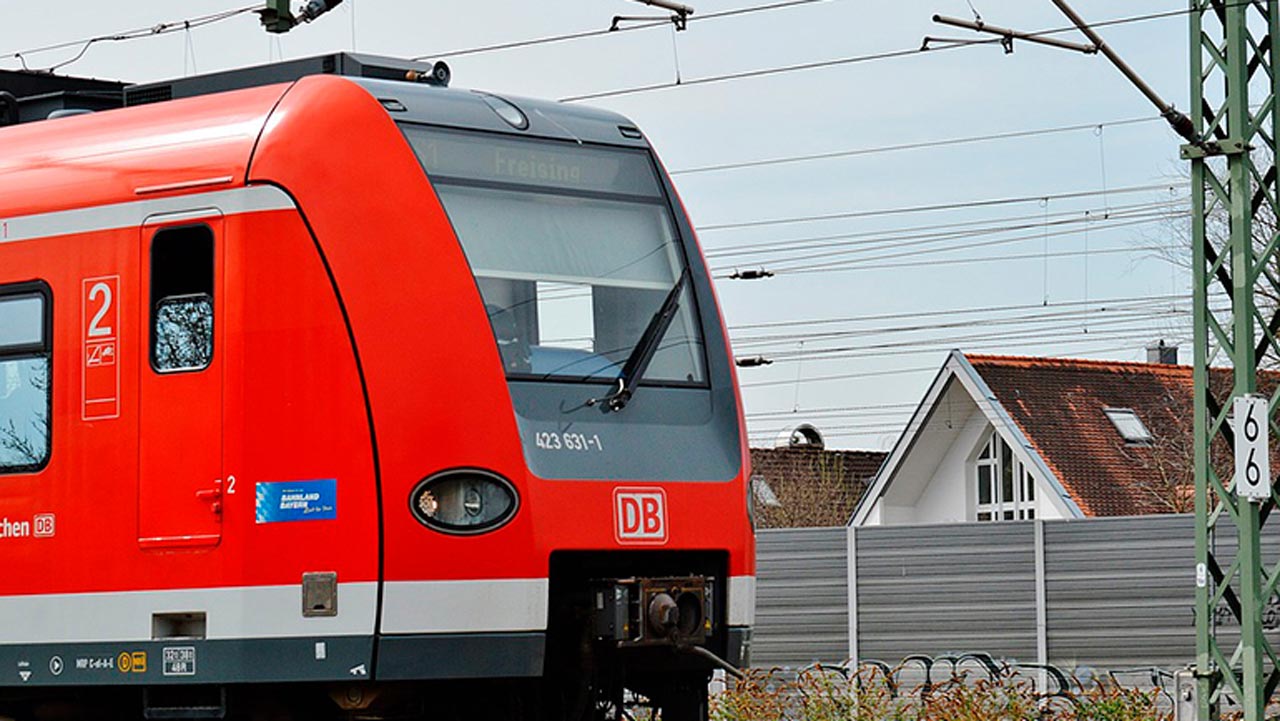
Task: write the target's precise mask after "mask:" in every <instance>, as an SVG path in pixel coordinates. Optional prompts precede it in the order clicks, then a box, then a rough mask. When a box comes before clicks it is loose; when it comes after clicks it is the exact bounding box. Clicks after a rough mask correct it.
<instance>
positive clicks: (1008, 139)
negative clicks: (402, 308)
mask: <svg viewBox="0 0 1280 721" xmlns="http://www.w3.org/2000/svg"><path fill="white" fill-rule="evenodd" d="M689 4H690V5H691V6H692V7H693V8H694V10H695V12H694V14H693V16H692V20H691V21H690V22H689V23H688V27H687V29H686V30H684V31H682V32H677V31H676V30H675V29H674V26H672V25H669V24H666V23H661V24H654V25H652V26H646V27H640V28H636V29H631V30H626V31H623V32H617V33H608V34H604V33H602V34H597V35H591V36H588V37H582V38H578V39H572V40H564V41H561V42H554V43H543V44H538V45H530V46H524V47H517V48H509V49H502V50H490V51H487V52H479V53H462V52H459V51H464V50H467V49H473V48H480V47H488V46H492V45H500V44H506V43H513V42H518V41H525V40H532V39H537V38H545V37H551V36H560V35H565V34H574V33H580V32H581V33H587V32H590V31H599V30H604V29H607V28H608V27H609V25H610V22H611V20H612V19H613V17H614V16H615V15H639V16H652V17H663V16H665V15H666V13H665V12H663V11H660V10H658V9H656V8H649V7H646V6H644V5H641V4H639V3H637V2H630V1H628V0H557V2H554V3H543V2H528V1H527V0H524V1H516V0H468V1H467V2H433V3H425V2H408V1H407V0H347V1H346V2H345V3H344V4H342V5H340V6H339V7H337V8H336V9H335V10H333V11H332V12H331V13H329V14H327V15H325V16H323V17H321V18H320V19H318V20H317V21H316V22H314V23H312V24H310V25H306V26H302V27H299V28H296V29H295V30H293V31H292V32H290V33H288V34H287V35H283V36H272V35H269V34H268V33H266V32H265V31H263V30H262V29H261V28H260V27H259V25H258V20H257V18H256V16H255V15H253V14H251V13H247V14H241V15H236V16H234V17H231V18H229V19H226V20H223V21H220V22H217V23H213V24H208V25H203V26H199V27H194V28H192V29H190V30H189V31H178V32H173V33H170V34H164V35H157V36H152V37H143V38H140V39H135V40H130V41H127V42H99V43H95V44H93V45H91V46H89V47H88V48H87V49H85V50H84V53H83V55H82V56H81V57H79V59H77V60H75V61H74V62H71V63H70V64H67V65H64V66H62V67H61V68H60V69H59V72H62V73H67V74H74V75H80V76H90V77H100V78H110V79H121V80H128V81H136V82H144V81H152V80H162V79H167V78H173V77H181V76H183V75H189V74H193V73H196V72H201V73H203V72H212V71H218V70H225V69H229V68H234V67H241V66H246V65H254V64H261V63H264V62H268V61H270V60H275V59H279V58H285V59H288V58H295V57H305V56H308V55H314V54H319V53H325V52H331V51H336V50H352V49H354V50H357V51H359V52H366V53H373V54H379V55H389V56H397V57H423V58H427V59H431V60H435V59H444V60H445V61H447V62H448V63H449V64H450V66H451V68H452V70H453V82H452V84H453V86H454V87H467V88H476V89H484V90H489V91H493V92H498V93H503V94H509V95H513V96H525V97H539V98H550V99H571V100H570V102H576V103H581V104H585V105H591V106H597V107H602V108H607V109H610V110H614V111H617V112H620V113H622V114H624V115H626V116H628V117H629V118H631V119H632V120H633V121H635V123H636V124H637V125H638V126H639V127H641V128H642V129H643V130H644V131H645V133H646V135H647V136H648V138H649V139H650V141H651V142H652V144H653V146H654V147H655V149H656V151H657V152H658V154H659V156H660V158H661V160H662V162H663V164H664V165H665V167H666V168H667V169H668V170H669V171H670V172H671V173H672V176H673V178H674V181H675V184H676V187H677V189H678V190H679V193H680V195H681V198H682V200H683V202H684V205H685V207H686V208H687V210H688V212H689V214H690V216H691V218H692V220H693V223H694V226H695V228H697V231H698V236H699V240H700V242H701V244H702V247H703V250H704V252H705V253H706V255H707V257H708V262H709V264H710V265H711V267H712V270H713V273H714V274H715V276H716V277H717V278H719V280H718V282H717V291H718V293H719V298H720V302H721V306H722V309H723V311H724V314H725V318H726V322H727V324H728V326H729V328H730V335H731V337H732V339H733V342H734V346H735V352H736V354H737V355H738V356H739V357H745V356H756V355H762V356H764V357H765V358H768V359H770V360H772V361H773V363H772V364H771V365H768V366H764V367H759V368H743V369H741V371H740V374H739V377H740V380H741V382H742V385H743V398H744V404H745V410H746V413H747V418H748V430H749V434H750V436H751V439H752V443H753V445H761V446H770V445H773V443H774V442H775V440H776V439H777V438H778V437H779V436H780V434H781V435H785V432H786V431H787V430H788V429H790V428H792V427H794V426H795V425H797V424H799V423H811V424H813V425H815V426H816V427H818V428H819V430H820V431H822V432H823V433H824V435H825V436H826V438H827V443H828V447H836V448H866V449H888V448H889V447H891V446H892V444H893V442H894V440H895V439H896V438H897V436H898V434H899V433H900V431H901V429H902V426H903V425H904V424H905V423H906V421H907V419H908V418H909V416H910V413H911V412H912V410H913V409H914V407H915V405H916V404H918V403H919V401H920V399H921V398H922V397H923V395H924V392H925V390H926V389H927V386H928V384H929V382H930V381H931V380H932V379H933V377H934V375H935V374H936V373H937V371H938V369H939V368H940V367H941V365H942V363H943V361H944V360H945V358H946V355H947V352H948V350H950V349H952V348H958V349H961V350H964V351H966V352H972V353H990V354H1003V355H1039V356H1062V357H1085V358H1109V359H1116V360H1143V359H1145V357H1146V353H1145V350H1144V347H1145V346H1146V345H1148V344H1150V343H1152V342H1155V341H1158V340H1161V339H1164V340H1166V341H1167V342H1169V343H1173V344H1180V345H1181V346H1182V349H1183V353H1182V357H1183V362H1187V361H1188V360H1189V356H1190V309H1191V303H1190V290H1189V288H1190V281H1189V277H1188V273H1187V271H1186V261H1185V260H1182V259H1183V258H1184V257H1185V256H1186V255H1188V254H1189V251H1185V252H1184V249H1183V244H1184V242H1185V241H1184V240H1183V238H1182V235H1181V232H1180V231H1181V229H1182V228H1184V227H1185V220H1184V219H1182V218H1181V216H1180V215H1179V213H1180V211H1182V210H1185V207H1186V202H1185V198H1186V196H1187V191H1186V188H1185V185H1186V180H1185V177H1186V168H1185V165H1184V164H1183V163H1182V162H1181V161H1179V160H1178V148H1179V143H1180V140H1179V139H1178V138H1177V137H1176V136H1175V135H1174V134H1173V133H1172V132H1171V131H1170V130H1169V129H1168V128H1167V127H1166V126H1165V125H1164V124H1163V122H1162V121H1160V120H1159V119H1158V118H1157V113H1156V111H1155V109H1154V108H1153V107H1152V106H1151V105H1150V104H1149V103H1148V101H1147V100H1146V99H1145V98H1144V97H1143V96H1142V95H1141V94H1139V93H1138V91H1137V90H1135V89H1134V88H1133V87H1132V86H1131V85H1130V84H1129V83H1128V82H1127V81H1126V80H1125V79H1124V78H1123V77H1122V76H1121V75H1120V74H1119V73H1118V72H1117V71H1116V70H1115V69H1114V68H1113V67H1112V66H1111V65H1109V64H1108V63H1107V62H1106V60H1104V59H1103V58H1102V57H1100V56H1091V55H1084V54H1079V53H1073V52H1069V51H1066V50H1060V49H1054V48H1047V47H1043V46H1036V45H1031V44H1028V43H1025V42H1015V44H1014V48H1013V49H1014V52H1013V53H1012V54H1007V53H1005V52H1004V50H1003V49H1001V47H1000V46H999V45H998V44H984V45H967V46H963V47H952V48H946V47H937V49H933V50H930V51H928V52H916V51H918V50H919V48H920V47H921V44H922V40H923V38H924V37H925V36H926V35H932V36H940V37H946V38H963V39H973V38H977V37H978V36H977V35H975V34H974V33H971V32H969V31H965V30H959V29H952V28H946V27H942V26H939V25H936V24H934V23H932V22H931V18H932V16H933V15H934V14H942V15H949V16H953V17H960V18H973V16H974V15H975V13H977V14H979V15H980V16H981V17H982V19H983V20H984V21H986V22H988V23H990V24H992V25H999V26H1005V27H1014V28H1019V29H1025V30H1031V31H1042V30H1048V29H1058V28H1064V27H1066V26H1067V25H1069V23H1068V22H1067V21H1066V19H1065V18H1064V17H1063V16H1062V15H1061V14H1060V13H1059V12H1058V10H1057V9H1056V8H1055V7H1054V5H1053V3H1051V2H1049V0H998V1H997V0H972V3H970V2H969V0H809V1H808V2H793V3H790V4H788V3H786V2H785V1H780V0H699V1H698V2H690V3H689ZM249 5H250V3H247V2H236V1H235V0H187V1H186V2H184V3H181V4H174V3H158V2H146V3H144V2H136V1H135V2H124V3H103V2H101V1H100V0H66V1H65V2H62V3H59V4H57V6H56V7H57V11H56V12H50V10H49V7H50V6H49V5H47V4H38V3H32V2H17V0H0V18H3V22H0V68H5V69H18V68H20V67H22V63H24V62H25V63H26V64H27V66H28V67H31V68H49V67H52V66H55V65H58V64H60V63H63V62H65V61H68V60H71V59H72V58H74V57H75V56H76V55H77V54H78V53H79V52H80V50H81V49H82V47H79V46H73V47H69V48H63V49H58V50H52V51H47V52H39V53H33V52H27V51H30V50H33V49H36V48H40V47H43V46H46V45H52V44H59V43H63V42H64V41H75V40H83V39H86V38H90V37H94V36H100V35H110V34H116V33H120V32H122V31H126V30H135V29H140V28H153V27H156V26H157V25H159V24H162V23H176V27H182V21H183V20H187V19H193V18H198V17H201V16H205V15H208V14H211V13H218V12H221V11H227V10H235V9H239V8H246V7H249ZM773 6H777V7H773ZM1072 6H1073V7H1074V8H1075V9H1076V10H1077V11H1078V12H1079V13H1080V14H1081V15H1082V16H1083V17H1084V18H1086V19H1087V20H1088V21H1090V22H1093V23H1098V22H1104V21H1112V20H1126V19H1131V18H1137V17H1141V16H1145V15H1149V14H1159V13H1177V11H1180V10H1184V9H1185V7H1186V4H1185V2H1181V1H1180V0H1124V1H1123V2H1114V0H1113V1H1111V2H1107V1H1104V0H1073V2H1072ZM752 7H755V8H760V9H758V10H756V11H754V12H748V13H742V14H735V15H727V16H723V17H716V15H718V14H720V13H724V12H726V11H733V10H738V9H743V8H752ZM708 16H710V17H708ZM1099 31H1100V32H1101V33H1102V35H1103V37H1104V38H1105V39H1106V40H1107V42H1108V43H1109V44H1110V45H1111V46H1112V47H1113V48H1115V49H1116V50H1117V51H1118V52H1119V53H1120V54H1121V55H1122V56H1123V57H1124V58H1125V59H1126V61H1127V62H1128V63H1129V64H1130V65H1132V66H1133V67H1134V68H1135V69H1136V70H1137V71H1138V72H1139V73H1140V74H1141V75H1142V76H1143V77H1144V78H1145V79H1146V80H1147V82H1148V83H1149V84H1150V85H1152V86H1153V87H1154V88H1155V89H1156V90H1157V92H1159V93H1160V94H1162V95H1163V96H1164V97H1165V99H1167V100H1168V101H1170V102H1172V103H1174V104H1175V105H1176V106H1178V107H1180V108H1183V109H1185V108H1186V107H1187V97H1188V96H1189V80H1188V75H1189V73H1188V70H1187V67H1188V59H1187V53H1188V46H1189V42H1188V39H1187V37H1188V30H1187V18H1186V16H1185V15H1182V14H1176V15H1174V16H1173V17H1166V18H1157V19H1148V20H1141V21H1130V22H1120V23H1117V24H1114V25H1107V26H1103V27H1101V28H1100V29H1099ZM1058 37H1061V38H1062V39H1068V40H1082V38H1080V36H1079V35H1078V34H1076V33H1074V32H1071V33H1063V34H1061V35H1059V36H1058ZM897 51H903V53H902V54H901V55H899V56H897V57H882V58H875V57H873V56H878V55H881V54H886V53H896V52H897ZM15 53H21V54H22V58H21V59H19V58H17V57H15V55H14V54H15ZM813 64H820V66H819V67H802V68H801V69H794V70H789V71H781V72H773V71H777V70H780V69H785V68H788V67H792V66H811V65H813ZM821 64H825V65H821ZM754 71H770V72H765V73H761V74H756V75H751V76H748V77H738V78H733V79H724V80H717V78H722V77H723V76H727V75H740V74H744V73H753V72H754ZM677 78H678V79H679V80H680V83H679V85H677V84H676V80H677ZM635 88H651V89H648V90H646V91H643V92H619V91H627V90H629V89H635ZM582 96H593V97H587V98H582ZM579 98H581V99H579ZM1068 128H1069V129H1068ZM1045 130H1053V131H1054V132H1041V131H1045ZM991 136H1000V137H996V138H991ZM974 138H990V139H986V140H972V139H974ZM960 141H963V142H960ZM811 156H823V157H818V158H813V157H811ZM777 160H787V161H789V162H773V161H777ZM761 161H763V162H761ZM743 164H747V165H745V166H743ZM723 166H730V167H723ZM761 268H763V269H765V270H768V271H770V272H772V273H773V274H774V275H773V276H772V277H770V278H767V279H763V280H741V279H738V280H735V279H731V278H729V276H730V275H732V274H733V273H734V272H735V271H739V272H740V271H743V270H758V269H761Z"/></svg>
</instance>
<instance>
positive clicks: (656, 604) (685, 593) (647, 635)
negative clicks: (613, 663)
mask: <svg viewBox="0 0 1280 721" xmlns="http://www.w3.org/2000/svg"><path fill="white" fill-rule="evenodd" d="M714 589H715V582H714V579H711V578H707V577H704V576H685V577H676V578H627V579H614V580H607V581H597V582H595V583H594V584H592V588H591V598H592V632H593V633H594V635H595V637H596V639H597V640H602V641H614V642H616V643H617V645H618V647H620V648H621V647H628V646H673V645H674V646H684V645H701V644H705V643H706V641H707V639H708V638H709V637H710V636H711V635H712V633H713V632H714V631H715V630H716V629H715V620H714V618H715V614H714V612H713V609H714V608H715V606H714V604H713V593H714Z"/></svg>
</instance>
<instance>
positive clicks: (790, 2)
mask: <svg viewBox="0 0 1280 721" xmlns="http://www.w3.org/2000/svg"><path fill="white" fill-rule="evenodd" d="M825 2H831V0H787V1H786V2H775V3H769V4H767V5H753V6H751V7H744V8H737V9H734V10H722V11H720V12H714V13H706V14H705V15H698V14H696V13H695V14H694V15H690V16H689V18H688V22H690V23H693V22H701V21H704V20H716V19H720V18H727V17H735V16H738V15H750V14H753V13H758V12H767V11H771V10H782V9H784V8H790V7H795V6H797V5H813V4H815V3H825ZM670 25H671V21H670V20H668V19H666V18H663V19H661V20H653V21H651V22H641V23H636V24H634V25H627V26H624V27H619V28H617V29H609V28H604V29H595V30H582V31H579V32H574V33H564V34H562V35H548V36H545V37H541V38H533V39H531V40H514V41H512V42H508V43H496V44H493V45H481V46H479V47H474V48H463V49H459V50H452V51H449V52H442V53H429V54H427V55H419V56H417V57H414V58H412V59H413V60H427V59H429V58H432V59H434V58H459V57H463V56H466V55H478V54H480V53H490V52H496V51H499V50H514V49H516V48H527V47H532V46H535V45H549V44H552V43H562V42H566V41H569V40H582V39H586V38H594V37H602V36H605V35H617V34H619V33H624V32H629V31H633V30H649V29H652V28H661V27H670Z"/></svg>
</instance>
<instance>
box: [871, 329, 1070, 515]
mask: <svg viewBox="0 0 1280 721" xmlns="http://www.w3.org/2000/svg"><path fill="white" fill-rule="evenodd" d="M992 432H995V433H997V434H999V436H1000V438H1001V439H1003V441H1004V443H1005V444H1007V445H1008V446H1009V447H1010V449H1011V450H1012V452H1013V456H1014V458H1016V460H1017V462H1018V463H1019V464H1021V466H1022V467H1025V469H1026V471H1027V472H1028V473H1029V474H1030V475H1031V476H1032V477H1033V478H1034V483H1035V488H1034V497H1035V511H1036V514H1035V515H1036V517H1037V518H1081V517H1083V513H1081V511H1080V509H1079V508H1078V507H1077V506H1076V504H1075V502H1074V501H1072V500H1071V498H1070V496H1069V495H1068V494H1067V493H1066V490H1065V489H1064V488H1063V486H1062V484H1061V483H1060V482H1059V481H1058V479H1057V478H1056V477H1055V476H1054V474H1053V472H1052V471H1051V470H1050V469H1049V468H1048V466H1047V465H1046V464H1045V463H1044V461H1043V459H1041V458H1040V456H1039V455H1038V454H1037V453H1036V452H1035V449H1034V448H1032V447H1031V444H1030V443H1029V442H1028V441H1027V439H1026V437H1025V436H1024V435H1023V433H1022V431H1021V429H1019V428H1018V426H1017V425H1016V424H1015V423H1014V422H1013V420H1012V418H1010V416H1009V414H1008V413H1007V412H1005V410H1004V408H1003V407H1002V406H1001V405H1000V403H999V401H998V400H997V399H996V398H995V396H994V395H993V394H992V393H991V390H990V388H988V387H987V385H986V383H985V382H984V381H983V380H982V378H981V377H980V376H979V375H978V373H977V372H976V371H975V370H974V368H973V366H972V365H970V364H969V361H968V360H966V359H965V357H964V355H963V354H961V353H960V352H959V351H952V353H951V355H950V356H949V357H948V358H947V362H946V363H945V364H944V365H943V367H942V370H941V371H940V372H939V373H938V376H937V377H936V378H935V379H934V382H933V384H932V385H931V386H930V387H929V391H928V392H927V393H926V394H925V398H924V400H923V401H922V402H921V404H920V406H919V407H918V408H917V409H916V412H915V414H914V415H913V416H912V418H911V421H910V422H909V423H908V424H907V427H906V430H904V431H903V434H902V436H901V437H900V438H899V439H898V442H897V444H896V445H895V446H894V449H893V451H892V453H890V455H889V458H888V460H887V461H886V462H885V464H884V467H883V468H882V469H881V470H880V473H879V475H877V476H876V479H875V481H874V482H873V483H872V485H871V488H870V489H868V491H867V493H866V494H865V495H864V496H863V498H862V501H861V502H860V503H859V505H858V508H857V510H856V511H855V512H854V516H853V520H852V523H853V525H856V526H865V525H889V524H904V523H948V522H964V521H972V520H975V518H976V516H975V513H976V512H975V505H976V503H977V500H978V499H977V478H976V470H975V469H976V466H975V460H976V458H977V455H978V453H979V452H980V450H981V448H983V447H984V446H985V443H986V441H987V439H989V438H990V434H991V433H992Z"/></svg>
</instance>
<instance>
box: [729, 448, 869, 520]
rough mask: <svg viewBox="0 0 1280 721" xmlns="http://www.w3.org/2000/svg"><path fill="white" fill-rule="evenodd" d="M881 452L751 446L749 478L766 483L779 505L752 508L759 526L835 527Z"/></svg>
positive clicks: (848, 510) (864, 484)
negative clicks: (750, 476)
mask: <svg viewBox="0 0 1280 721" xmlns="http://www.w3.org/2000/svg"><path fill="white" fill-rule="evenodd" d="M888 455H889V454H888V453H885V452H883V451H828V450H820V449H817V448H752V449H751V475H752V478H760V479H762V480H763V481H764V482H765V483H767V484H769V489H770V490H772V491H773V494H774V496H776V498H777V500H778V502H779V505H778V506H773V507H769V506H765V505H763V504H757V505H756V512H757V516H756V520H757V523H758V525H759V526H760V527H761V528H794V527H803V526H839V525H844V524H845V523H847V522H848V520H849V517H850V516H851V515H852V513H853V509H854V507H856V506H857V504H858V499H860V498H861V497H862V494H863V492H864V491H866V489H867V486H868V485H869V484H870V483H871V480H872V479H873V478H874V477H875V475H876V472H877V471H879V470H880V466H881V464H883V463H884V459H885V457H886V456H888Z"/></svg>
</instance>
